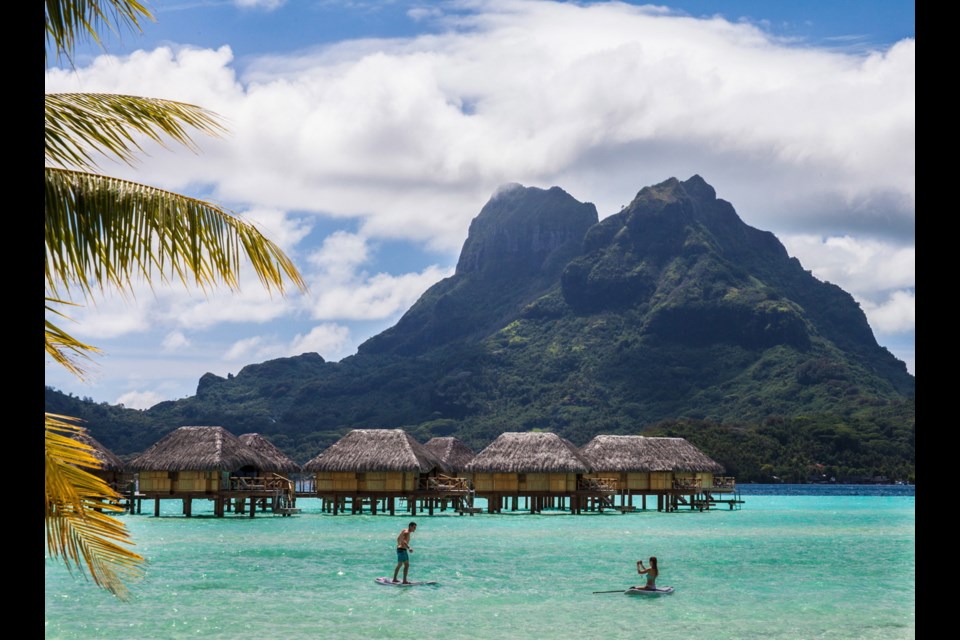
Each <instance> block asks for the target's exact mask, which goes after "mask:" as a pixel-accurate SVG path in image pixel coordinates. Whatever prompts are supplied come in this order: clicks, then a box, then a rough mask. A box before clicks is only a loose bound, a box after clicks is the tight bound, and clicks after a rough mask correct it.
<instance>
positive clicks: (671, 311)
mask: <svg viewBox="0 0 960 640" xmlns="http://www.w3.org/2000/svg"><path fill="white" fill-rule="evenodd" d="M914 394H915V379H914V377H913V376H912V375H910V374H909V373H908V372H907V370H906V366H905V365H904V363H903V362H901V361H899V360H897V359H896V358H895V357H894V356H893V355H892V354H891V353H890V352H889V351H887V350H886V349H885V348H883V347H881V346H880V345H878V344H877V342H876V340H875V338H874V337H873V333H872V331H871V330H870V327H869V324H868V323H867V319H866V316H865V315H864V313H863V311H862V310H861V309H860V307H859V306H858V305H857V303H856V302H855V301H854V299H853V297H852V296H850V295H849V294H848V293H846V292H844V291H843V290H842V289H840V288H839V287H837V286H835V285H833V284H830V283H825V282H821V281H819V280H817V279H816V278H815V277H813V275H812V274H811V273H810V272H809V271H806V270H804V269H803V267H802V266H801V265H800V263H799V262H798V261H797V260H796V259H795V258H791V257H790V256H789V255H788V254H787V252H786V250H785V249H784V247H783V245H782V244H781V243H780V242H779V240H777V238H776V237H775V236H774V235H773V234H771V233H769V232H765V231H760V230H757V229H754V228H752V227H749V226H747V225H746V224H744V223H743V222H742V221H741V220H740V219H739V217H738V216H737V214H736V212H735V210H734V209H733V206H732V205H730V203H728V202H725V201H723V200H720V199H718V198H717V197H716V194H715V192H714V190H713V188H712V187H711V186H710V185H708V184H707V183H706V182H705V181H704V180H703V179H702V178H700V177H699V176H693V177H691V178H690V179H688V180H686V181H682V182H681V181H679V180H676V179H674V178H671V179H669V180H667V181H665V182H663V183H661V184H658V185H655V186H652V187H645V188H644V189H642V190H641V191H640V192H639V193H638V194H637V196H636V198H634V200H633V201H632V202H631V203H630V204H629V205H628V206H626V207H624V209H623V210H622V211H620V212H619V213H617V214H614V215H612V216H610V217H608V218H605V219H604V220H601V221H598V220H597V216H596V210H595V208H594V207H593V205H591V204H589V203H587V204H584V203H580V202H577V201H576V200H575V199H573V198H572V197H571V196H569V195H568V194H566V193H565V192H564V191H563V190H562V189H559V188H557V187H553V188H551V189H549V190H542V189H535V188H524V187H521V186H519V185H511V186H510V187H509V188H506V189H503V190H501V191H500V192H498V193H497V194H495V195H494V197H493V198H491V200H490V202H488V203H487V205H485V206H484V208H483V209H482V210H481V212H480V213H479V215H478V216H477V218H476V219H475V220H474V223H473V224H472V225H471V227H470V235H469V237H468V239H467V241H466V242H465V243H464V249H463V252H462V254H461V257H460V262H459V263H458V265H457V270H456V273H455V274H454V275H453V276H451V277H449V278H447V279H445V280H443V281H441V282H438V283H437V284H436V285H434V286H433V287H431V288H430V289H428V290H427V291H426V292H425V293H424V294H423V296H422V297H421V298H420V300H419V301H418V302H417V303H416V304H414V305H413V307H412V308H411V309H410V310H409V311H408V312H407V314H405V315H404V317H403V318H401V320H400V321H399V322H398V323H397V324H396V325H395V326H394V327H391V328H390V329H388V330H386V331H384V332H383V333H381V334H380V335H378V336H374V337H373V338H371V339H370V340H368V341H367V342H365V343H364V344H362V345H361V346H360V348H359V349H358V352H357V354H355V355H353V356H350V357H348V358H345V359H343V360H342V361H340V362H325V361H324V360H323V359H322V358H321V357H320V356H319V355H317V354H303V355H301V356H296V357H291V358H281V359H278V360H272V361H269V362H264V363H260V364H251V365H248V366H246V367H244V368H243V369H241V370H240V371H239V372H238V373H237V374H236V375H235V376H229V377H228V378H221V377H219V376H215V375H212V374H207V375H205V376H203V378H201V380H200V381H199V384H198V387H197V393H196V395H195V396H192V397H189V398H184V399H182V400H178V401H172V402H163V403H160V404H158V405H156V406H154V407H152V408H151V409H149V410H147V411H142V412H135V411H131V410H122V409H119V408H115V407H101V408H99V409H98V411H99V412H100V414H101V415H100V421H99V422H98V423H97V425H96V428H97V431H95V434H96V436H97V438H98V439H99V440H100V441H101V442H103V443H104V444H106V445H107V446H117V447H120V448H119V449H118V450H115V452H116V453H118V454H119V455H121V456H122V455H125V454H130V453H132V452H135V451H136V450H138V449H142V448H144V447H146V446H149V444H152V442H154V441H155V440H156V439H157V438H158V437H159V436H161V435H163V434H164V433H166V432H169V431H170V430H171V429H173V428H176V427H177V426H181V425H191V424H192V425H201V424H208V425H221V426H224V427H226V428H227V429H229V430H231V431H233V432H234V433H237V434H240V433H245V432H257V433H260V434H262V435H264V436H265V437H267V438H269V439H270V440H271V441H272V442H273V443H274V444H275V445H277V446H278V447H279V448H281V449H282V450H283V451H284V452H285V453H286V454H287V455H289V456H290V457H291V458H293V459H294V460H296V461H298V462H300V463H303V462H304V461H306V460H308V459H310V458H311V457H313V456H315V455H316V454H317V453H319V452H320V451H321V450H323V449H324V448H326V447H327V446H329V445H330V444H332V443H333V442H335V441H336V440H337V439H339V438H340V437H341V436H343V435H344V434H345V433H347V432H348V431H349V430H351V429H355V428H404V429H406V430H408V431H409V432H410V433H411V434H413V435H414V436H415V437H417V438H418V440H420V441H421V442H426V441H427V440H429V439H430V438H432V437H435V436H454V437H456V438H458V439H459V440H461V441H463V442H464V443H466V444H467V445H468V446H470V447H471V448H473V449H474V450H475V451H479V450H480V449H481V448H483V447H485V446H486V445H488V444H490V443H491V442H492V441H493V440H495V439H496V438H497V436H499V435H500V434H501V433H504V432H509V431H550V432H554V433H557V434H558V435H560V436H562V437H564V438H567V439H568V440H570V441H571V442H573V443H574V444H576V445H583V444H585V443H586V442H588V441H589V440H590V439H591V438H592V437H593V436H595V435H597V434H614V435H616V434H624V435H626V434H643V435H655V434H660V435H682V436H683V437H685V438H687V439H688V440H690V441H691V442H692V443H693V444H695V445H696V446H698V447H700V448H702V449H703V450H704V452H706V453H707V454H708V455H710V456H711V457H713V458H714V459H716V460H717V461H718V462H720V463H721V464H723V465H724V466H726V467H727V469H728V471H729V472H730V473H731V474H733V475H736V476H737V477H738V479H739V480H741V481H745V482H748V481H765V482H769V481H777V480H783V481H787V480H790V481H807V480H813V479H822V478H827V479H829V478H831V477H833V478H836V479H837V481H841V480H847V481H863V480H868V479H870V478H874V477H879V476H883V477H886V478H888V479H890V480H893V479H900V480H908V479H913V478H914V476H915V449H914V428H915V424H914V423H915V413H914ZM48 397H49V398H51V400H50V402H51V403H53V398H54V397H55V398H56V403H64V402H73V403H76V402H78V399H70V398H67V397H64V396H63V395H62V394H57V393H56V392H54V391H49V392H48ZM56 403H53V405H54V406H58V405H57V404H56ZM87 408H89V409H91V410H92V409H93V408H94V407H92V406H88V407H87ZM134 414H135V415H136V418H133V417H132V416H133V415H134ZM139 422H142V423H143V424H144V428H143V429H132V428H131V426H130V425H135V424H138V423H139ZM122 425H123V426H122ZM138 437H139V438H140V439H139V442H137V438H138Z"/></svg>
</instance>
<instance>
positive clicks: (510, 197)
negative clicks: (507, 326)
mask: <svg viewBox="0 0 960 640" xmlns="http://www.w3.org/2000/svg"><path fill="white" fill-rule="evenodd" d="M597 220H598V216H597V209H596V207H594V206H593V205H592V204H590V203H581V202H578V201H576V200H575V199H574V198H573V197H571V196H570V195H569V194H568V193H567V192H565V191H564V190H563V189H561V188H560V187H552V188H550V189H548V190H543V189H537V188H534V187H523V186H521V185H519V184H510V185H507V186H505V187H501V189H500V190H499V191H498V192H497V193H496V194H494V196H493V197H492V198H491V199H490V200H489V201H488V202H487V204H486V205H484V207H483V209H481V211H480V213H479V215H477V217H476V218H474V219H473V222H472V223H470V233H469V234H468V235H467V240H466V242H464V243H463V250H462V251H461V253H460V260H459V262H458V263H457V271H456V275H458V276H467V275H468V274H483V275H484V276H486V277H497V276H498V275H505V276H509V277H511V278H515V277H517V276H523V275H527V276H530V275H534V276H553V275H556V273H557V272H558V271H559V269H561V268H563V266H564V265H565V264H566V263H567V261H568V260H570V258H572V257H573V256H574V255H576V254H577V253H578V252H579V251H580V246H581V243H582V241H583V236H584V234H586V232H587V229H589V228H590V227H592V226H593V225H594V224H596V223H597Z"/></svg>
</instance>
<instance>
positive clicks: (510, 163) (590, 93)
mask: <svg viewBox="0 0 960 640" xmlns="http://www.w3.org/2000/svg"><path fill="white" fill-rule="evenodd" d="M477 6H478V7H480V11H478V12H477V13H468V14H457V16H456V20H455V21H454V20H453V19H452V18H451V23H450V24H451V25H453V26H454V27H455V28H454V29H452V30H450V31H447V32H444V33H442V34H440V35H429V36H426V35H425V36H419V37H415V38H408V39H392V40H363V41H351V42H346V43H343V44H338V45H332V46H327V47H324V48H322V49H319V50H315V51H304V52H300V53H298V54H295V55H291V56H286V57H278V56H271V57H263V58H260V59H257V60H252V61H250V62H249V63H248V64H247V66H246V67H245V68H244V69H243V70H242V72H238V71H237V70H236V68H235V66H234V60H233V59H232V54H231V52H230V50H229V49H228V48H226V47H224V48H221V49H219V50H216V51H212V50H196V49H189V48H183V49H180V50H176V51H175V50H173V49H170V48H160V49H157V50H155V51H152V52H137V53H135V54H133V55H131V56H127V57H122V58H120V57H109V56H102V57H100V58H98V59H97V60H96V61H95V62H94V63H93V64H92V65H90V66H89V67H85V68H81V69H77V70H76V71H73V70H63V71H57V70H53V71H50V72H48V73H47V81H46V88H47V90H48V91H51V90H75V89H83V90H105V91H129V92H136V93H141V94H144V95H162V96H168V97H173V98H180V99H186V100H188V101H190V102H193V103H196V104H202V105H204V106H207V107H209V108H211V109H214V110H216V111H218V112H220V113H222V114H223V115H224V116H226V118H227V121H228V123H229V126H230V128H231V134H230V136H229V138H226V139H223V140H217V141H213V140H211V141H206V140H204V141H203V143H202V149H203V153H202V154H199V155H197V156H192V155H184V154H175V155H174V154H170V153H169V152H164V151H162V150H160V149H156V150H155V151H152V152H151V155H150V158H149V159H145V161H144V166H148V167H149V170H150V174H151V175H157V176H158V178H160V179H161V181H162V182H163V183H164V184H169V185H171V186H178V187H186V186H189V185H195V184H206V185H209V188H210V189H211V192H212V193H213V194H214V195H215V196H216V197H218V198H221V199H223V200H224V201H227V202H241V203H249V205H250V206H252V207H265V208H276V209H280V210H285V211H290V210H302V211H305V212H313V213H317V214H322V215H327V216H334V217H344V218H356V219H360V220H362V221H363V223H364V225H365V226H364V231H365V232H367V233H371V234H372V233H376V234H378V235H381V236H384V237H402V238H410V239H413V240H417V241H424V242H427V243H429V244H430V245H431V246H434V247H444V248H447V249H455V248H457V247H459V245H460V243H461V242H462V240H463V237H464V232H465V230H466V228H467V226H468V224H469V221H470V219H471V218H472V217H473V215H475V213H476V211H477V205H478V203H480V202H482V201H483V199H485V198H486V196H488V195H489V194H490V193H491V192H492V191H493V189H495V188H496V186H497V185H499V184H502V183H504V182H511V181H516V182H521V183H523V184H531V185H543V186H552V184H554V183H556V180H557V179H558V178H559V177H569V176H570V174H572V173H574V169H576V168H578V167H580V166H582V164H583V163H584V161H585V159H586V158H588V157H589V158H597V157H598V156H605V155H607V154H611V155H617V154H618V153H619V152H620V151H622V150H624V149H627V150H632V153H630V154H629V155H628V156H627V157H626V158H624V157H623V156H622V155H621V156H620V157H619V158H618V162H619V163H620V166H621V167H623V168H622V169H621V171H619V172H617V173H616V174H614V177H615V178H616V182H615V183H612V182H610V181H609V180H606V181H600V182H598V183H596V184H594V185H590V184H584V185H583V189H578V190H579V191H581V193H582V195H581V196H580V197H581V198H585V199H588V200H591V201H593V202H595V203H596V204H597V206H598V210H600V211H601V212H602V215H603V213H613V212H615V211H617V210H618V208H619V207H618V205H619V204H622V202H623V201H624V200H625V199H626V200H629V198H630V196H631V195H632V194H633V193H635V192H636V191H637V190H639V189H640V188H642V187H643V186H646V185H648V184H653V183H656V182H660V181H662V180H664V179H666V178H668V177H671V175H675V177H678V178H680V179H686V178H687V177H689V176H690V175H692V174H694V173H699V174H700V175H702V176H704V178H705V179H706V180H707V181H708V182H710V183H711V184H713V185H714V186H715V187H717V189H718V192H721V193H724V194H725V195H726V198H727V199H729V200H731V201H732V202H733V203H734V205H735V206H736V207H737V208H738V211H740V213H741V215H742V216H743V217H744V218H745V219H746V220H748V221H753V222H755V223H756V221H759V220H762V221H763V222H764V223H765V227H766V228H771V227H772V226H774V225H776V226H780V225H781V224H784V225H787V224H789V225H795V226H799V227H803V225H804V224H807V223H809V224H811V225H815V224H818V223H819V217H821V216H822V215H823V214H824V212H823V210H822V204H823V202H825V201H830V202H846V203H848V206H847V207H846V208H838V209H837V210H834V211H831V212H830V215H831V217H832V220H833V222H834V224H835V225H836V226H837V227H840V228H842V227H843V226H844V225H845V222H844V221H845V220H847V219H849V220H850V223H849V224H851V225H858V224H859V220H860V219H861V218H863V217H864V216H865V217H867V218H870V217H871V210H870V208H869V207H868V208H866V209H865V210H859V211H853V210H850V209H851V206H850V205H856V203H858V202H860V203H870V202H872V201H876V200H877V199H878V198H882V199H883V201H884V205H885V207H886V208H885V209H884V210H883V211H882V212H881V214H882V216H883V217H884V218H885V219H889V218H891V217H892V218H893V219H894V220H901V221H903V222H902V223H901V226H902V227H906V226H908V223H909V222H911V221H912V219H913V215H914V210H913V200H914V192H915V181H914V168H915V159H914V144H913V143H914V139H915V128H914V120H915V105H914V98H915V95H914V94H915V71H914V66H915V46H914V41H913V40H904V41H902V42H900V43H898V44H896V45H895V46H893V47H891V48H890V49H888V50H886V51H882V52H875V53H873V54H871V55H868V56H863V55H850V54H843V53H837V52H833V51H824V50H817V49H811V48H803V49H798V48H791V47H788V46H784V45H782V44H781V43H779V42H777V41H776V40H774V39H772V38H771V37H769V36H767V35H766V34H765V33H764V32H762V31H761V30H759V29H758V28H757V27H755V26H752V25H748V24H736V23H731V22H728V21H725V20H723V19H720V18H712V19H693V18H690V17H685V16H676V15H669V14H666V15H665V14H663V13H662V12H661V11H659V10H658V11H651V10H649V9H645V8H643V7H636V6H631V5H625V4H619V3H609V4H607V3H599V4H593V5H587V6H581V5H576V4H572V3H541V2H494V3H486V4H484V3H481V4H479V5H477ZM664 147H666V148H668V149H670V150H671V151H668V153H667V155H668V156H672V158H670V159H671V160H672V162H669V163H667V165H666V167H665V166H664V165H663V164H661V163H660V162H658V160H659V159H658V158H656V157H644V156H645V154H652V153H656V152H657V150H658V149H661V148H664ZM623 160H626V164H625V165H624V163H623ZM704 164H709V165H710V166H711V167H724V166H725V167H726V168H725V169H724V170H722V171H717V173H716V174H714V175H711V174H710V172H708V171H705V170H704V167H703V165H704ZM738 169H739V170H738ZM665 171H669V173H670V174H671V175H666V174H665ZM560 186H565V185H560ZM590 186H595V187H596V188H597V190H596V191H592V190H590V189H588V187H590ZM747 195H749V197H746V196H747ZM891 196H893V197H891ZM853 208H856V207H855V206H853ZM413 220H416V221H417V224H411V221H413Z"/></svg>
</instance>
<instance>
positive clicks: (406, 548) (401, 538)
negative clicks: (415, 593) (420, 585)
mask: <svg viewBox="0 0 960 640" xmlns="http://www.w3.org/2000/svg"><path fill="white" fill-rule="evenodd" d="M416 530H417V523H416V522H411V523H410V524H409V525H407V528H406V529H404V530H403V531H401V532H400V535H398V536H397V566H396V567H395V568H394V570H393V581H394V582H400V581H399V580H397V574H398V573H399V572H400V567H403V584H410V582H409V581H408V580H407V571H409V570H410V554H411V553H413V548H412V547H411V546H410V534H411V533H413V532H414V531H416Z"/></svg>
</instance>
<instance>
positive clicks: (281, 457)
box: [240, 433, 302, 507]
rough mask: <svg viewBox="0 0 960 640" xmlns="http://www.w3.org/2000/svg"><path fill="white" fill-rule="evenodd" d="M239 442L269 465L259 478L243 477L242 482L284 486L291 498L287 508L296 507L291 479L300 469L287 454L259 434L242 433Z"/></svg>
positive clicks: (294, 486) (294, 488)
mask: <svg viewBox="0 0 960 640" xmlns="http://www.w3.org/2000/svg"><path fill="white" fill-rule="evenodd" d="M240 442H242V443H243V444H245V445H247V446H248V447H250V448H252V449H254V450H256V451H257V452H258V453H259V454H260V455H261V456H263V457H264V458H265V459H266V460H267V461H268V462H269V464H268V465H267V466H265V467H264V468H263V469H261V472H262V475H261V476H260V477H257V476H254V477H252V478H251V477H249V476H248V477H245V478H244V479H243V480H242V482H245V483H247V484H263V485H266V486H280V485H282V486H284V487H285V488H286V494H287V495H289V496H291V498H290V502H289V505H288V506H289V507H295V506H296V495H297V492H296V485H295V480H294V479H292V476H293V475H294V474H297V473H300V471H301V470H302V467H301V466H300V465H299V464H297V463H296V462H295V461H294V460H293V459H292V458H290V457H289V456H288V455H287V454H285V453H284V452H283V451H281V450H280V449H278V448H277V446H276V445H275V444H273V443H272V442H270V441H269V440H267V439H266V438H264V437H263V436H262V435H260V434H259V433H244V434H242V435H241V436H240Z"/></svg>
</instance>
